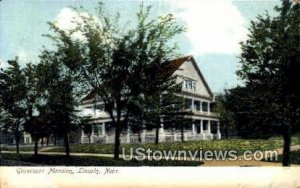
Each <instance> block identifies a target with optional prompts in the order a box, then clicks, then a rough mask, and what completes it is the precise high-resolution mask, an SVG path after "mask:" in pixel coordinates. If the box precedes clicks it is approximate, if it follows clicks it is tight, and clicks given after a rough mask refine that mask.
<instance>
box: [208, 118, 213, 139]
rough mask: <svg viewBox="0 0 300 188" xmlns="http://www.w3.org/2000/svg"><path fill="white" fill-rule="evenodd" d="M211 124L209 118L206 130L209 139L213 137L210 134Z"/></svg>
mask: <svg viewBox="0 0 300 188" xmlns="http://www.w3.org/2000/svg"><path fill="white" fill-rule="evenodd" d="M210 126H211V124H210V120H208V121H207V131H208V134H209V136H210V139H213V135H212V134H211V128H210Z"/></svg>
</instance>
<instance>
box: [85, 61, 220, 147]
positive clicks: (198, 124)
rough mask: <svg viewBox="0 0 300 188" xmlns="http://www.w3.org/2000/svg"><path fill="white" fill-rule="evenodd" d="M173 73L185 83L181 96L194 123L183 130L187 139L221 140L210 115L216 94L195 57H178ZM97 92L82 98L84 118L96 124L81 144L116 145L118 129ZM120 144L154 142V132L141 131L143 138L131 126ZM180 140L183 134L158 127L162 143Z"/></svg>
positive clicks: (171, 63)
mask: <svg viewBox="0 0 300 188" xmlns="http://www.w3.org/2000/svg"><path fill="white" fill-rule="evenodd" d="M169 65H170V66H168V67H171V68H172V71H171V72H172V74H175V75H177V82H178V83H182V90H181V92H180V93H178V95H180V96H183V97H184V99H185V102H186V104H187V108H189V109H190V110H191V111H192V112H193V115H192V120H193V121H192V123H191V125H190V126H189V127H188V128H186V129H185V130H184V140H212V139H221V133H220V127H219V119H218V115H217V114H216V113H213V112H211V105H212V103H213V102H214V95H213V93H212V91H211V90H210V88H209V86H208V84H207V82H206V81H205V79H204V77H203V74H202V73H201V71H200V69H199V67H198V66H197V63H196V61H195V59H194V58H193V57H192V56H186V57H182V58H178V59H175V60H172V61H170V62H169ZM96 97H97V96H96V93H95V92H93V91H92V92H90V93H89V94H88V95H87V96H85V97H84V98H83V99H82V101H81V102H82V103H81V110H82V114H83V115H84V116H90V117H91V118H92V121H93V125H92V130H91V131H90V132H85V131H84V130H82V132H81V138H80V142H81V143H113V142H114V137H115V136H114V134H115V128H114V127H113V126H112V124H111V119H110V117H109V114H108V113H107V112H105V111H104V105H103V103H102V102H101V101H96V102H95V99H96ZM120 139H121V143H137V142H139V141H141V142H154V141H155V129H152V130H148V129H145V130H142V132H141V133H140V135H138V133H135V132H134V131H132V130H131V128H130V126H128V128H126V129H125V130H122V132H121V135H120ZM180 140H181V131H180V130H176V129H167V128H164V125H163V123H161V126H160V128H159V142H173V141H180Z"/></svg>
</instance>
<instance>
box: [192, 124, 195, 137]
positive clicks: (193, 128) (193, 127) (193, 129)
mask: <svg viewBox="0 0 300 188" xmlns="http://www.w3.org/2000/svg"><path fill="white" fill-rule="evenodd" d="M195 132H196V131H195V121H193V123H192V134H193V135H194V134H195Z"/></svg>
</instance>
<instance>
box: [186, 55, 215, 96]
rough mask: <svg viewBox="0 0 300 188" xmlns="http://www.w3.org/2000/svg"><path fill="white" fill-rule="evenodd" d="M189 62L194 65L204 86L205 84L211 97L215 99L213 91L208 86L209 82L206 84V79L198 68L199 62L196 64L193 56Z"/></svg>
mask: <svg viewBox="0 0 300 188" xmlns="http://www.w3.org/2000/svg"><path fill="white" fill-rule="evenodd" d="M189 60H190V61H191V62H192V64H193V65H194V67H195V69H196V71H197V73H198V74H199V76H200V78H201V80H202V81H203V84H204V86H205V87H206V89H207V91H208V93H209V95H210V97H211V98H213V96H214V94H213V92H212V91H211V89H210V87H209V86H208V84H207V82H206V80H205V78H204V76H203V74H202V72H201V71H200V69H199V67H198V65H197V62H196V61H195V59H194V57H193V56H190V59H189Z"/></svg>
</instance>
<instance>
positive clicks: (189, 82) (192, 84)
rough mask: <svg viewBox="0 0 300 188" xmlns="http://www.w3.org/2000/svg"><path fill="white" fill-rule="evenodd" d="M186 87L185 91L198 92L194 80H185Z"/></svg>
mask: <svg viewBox="0 0 300 188" xmlns="http://www.w3.org/2000/svg"><path fill="white" fill-rule="evenodd" d="M184 82H185V83H184V87H185V89H187V90H189V91H196V81H195V80H192V79H189V78H187V79H185V80H184Z"/></svg>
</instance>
